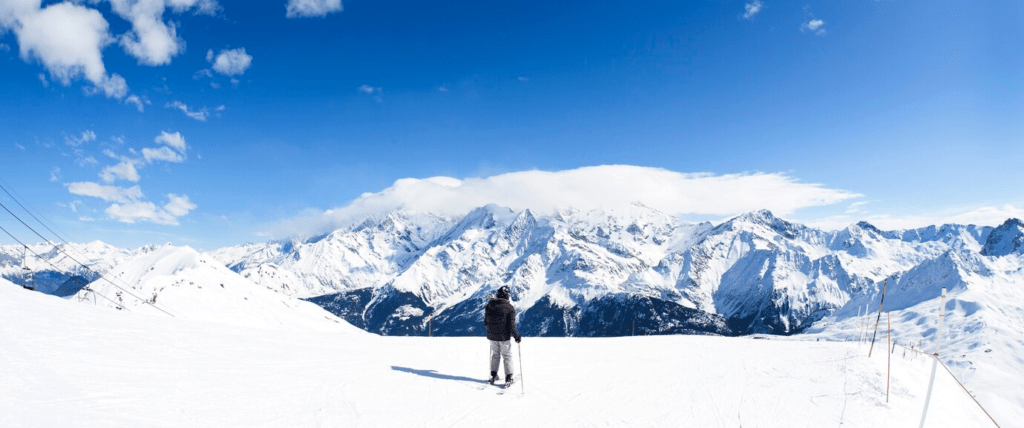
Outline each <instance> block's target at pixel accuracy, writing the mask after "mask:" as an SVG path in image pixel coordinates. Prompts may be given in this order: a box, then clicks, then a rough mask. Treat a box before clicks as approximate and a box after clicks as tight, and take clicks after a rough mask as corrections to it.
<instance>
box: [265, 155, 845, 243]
mask: <svg viewBox="0 0 1024 428" xmlns="http://www.w3.org/2000/svg"><path fill="white" fill-rule="evenodd" d="M857 197H860V195H858V194H855V193H851V192H847V191H844V190H836V189H829V188H826V187H824V186H822V185H820V184H809V183H802V182H800V181H798V180H797V179H795V178H792V177H790V176H788V175H785V174H778V173H776V174H767V173H755V174H726V175H713V174H704V173H696V174H686V173H679V172H674V171H668V170H664V169H658V168H645V167H637V166H624V165H606V166H595V167H585V168H579V169H573V170H566V171H556V172H548V171H523V172H514V173H508V174H501V175H496V176H492V177H486V178H468V179H462V180H460V179H456V178H451V177H432V178H426V179H414V178H406V179H401V180H398V181H396V182H395V183H394V184H393V185H392V186H391V187H389V188H387V189H384V190H382V191H380V192H376V193H366V194H363V195H362V196H360V197H358V198H356V199H355V200H354V201H352V202H351V203H350V204H348V205H347V206H344V207H340V208H335V209H331V210H328V211H326V212H319V213H305V214H303V215H301V216H299V217H298V218H295V219H290V220H285V221H283V222H281V223H279V224H277V225H272V226H271V228H270V229H271V230H272V231H271V232H270V234H271V235H275V236H286V235H291V234H298V235H308V234H315V233H320V232H323V231H326V230H330V229H331V228H335V227H339V226H341V225H346V224H351V222H354V221H359V220H361V219H362V218H365V217H366V216H368V215H375V214H381V213H385V212H388V211H391V210H394V209H397V208H399V207H402V208H404V209H408V210H411V211H415V212H429V213H435V214H442V215H461V214H465V213H466V212H468V211H469V210H471V209H473V208H476V207H480V206H484V205H487V204H491V203H494V204H497V205H501V206H505V207H509V208H511V209H513V210H523V209H531V210H533V211H535V212H539V213H543V214H551V213H554V212H557V211H558V210H561V209H564V208H575V209H580V210H592V209H612V210H617V209H628V208H629V207H630V206H631V205H632V204H633V203H637V202H639V203H642V204H644V205H646V206H649V207H652V208H655V209H657V210H660V211H662V212H665V213H669V214H672V215H700V216H707V215H714V216H729V215H736V214H740V213H744V212H749V211H754V210H758V209H770V210H772V211H773V212H774V213H775V214H777V215H780V216H786V215H790V214H792V213H793V212H795V211H797V210H799V209H801V208H806V207H814V206H823V205H831V204H834V203H838V202H841V201H845V200H849V199H853V198H857Z"/></svg>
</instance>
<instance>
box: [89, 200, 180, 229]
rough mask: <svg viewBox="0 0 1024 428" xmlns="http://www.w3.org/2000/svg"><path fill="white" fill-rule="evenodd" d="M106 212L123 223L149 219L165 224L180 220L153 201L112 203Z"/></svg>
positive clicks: (173, 223)
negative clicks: (159, 207)
mask: <svg viewBox="0 0 1024 428" xmlns="http://www.w3.org/2000/svg"><path fill="white" fill-rule="evenodd" d="M104 212H105V213H106V214H107V216H109V217H110V218H112V219H114V220H117V221H119V222H121V223H128V224H134V223H135V222H137V221H148V222H152V223H156V224H165V225H176V224H178V220H177V219H175V218H174V216H172V215H170V214H169V213H167V212H165V211H163V210H160V209H158V208H157V207H156V205H154V204H153V203H152V202H133V203H128V204H123V205H122V204H111V205H110V206H109V207H107V209H106V210H104Z"/></svg>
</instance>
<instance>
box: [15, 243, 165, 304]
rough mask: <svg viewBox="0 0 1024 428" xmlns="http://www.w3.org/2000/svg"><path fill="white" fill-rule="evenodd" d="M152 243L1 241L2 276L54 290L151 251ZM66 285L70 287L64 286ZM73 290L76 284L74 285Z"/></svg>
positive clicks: (21, 283) (51, 291) (45, 291)
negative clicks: (130, 246) (137, 245)
mask: <svg viewBox="0 0 1024 428" xmlns="http://www.w3.org/2000/svg"><path fill="white" fill-rule="evenodd" d="M154 248H156V247H153V246H146V247H141V248H136V249H127V250H126V249H121V248H117V247H114V246H112V245H109V244H106V243H103V242H100V241H93V242H90V243H87V244H76V243H70V244H64V243H58V244H52V245H51V244H35V245H32V246H30V247H29V249H30V251H26V250H25V248H24V247H22V246H21V245H0V278H4V279H6V280H8V281H11V282H13V283H16V284H18V285H22V286H30V287H32V288H34V289H36V290H38V291H41V292H44V293H47V294H54V293H57V292H58V290H61V288H62V285H65V284H67V285H75V284H77V285H84V284H86V283H89V282H91V281H94V280H96V279H97V278H99V277H100V276H101V275H103V274H106V273H107V272H108V271H109V270H110V269H111V268H112V267H113V266H114V265H118V264H120V263H123V262H125V261H127V260H129V259H131V258H133V257H135V256H138V255H140V254H145V253H147V252H150V251H152V250H153V249H154ZM64 288H65V289H67V288H69V287H64ZM71 290H72V291H71V292H72V293H73V292H74V291H77V288H71Z"/></svg>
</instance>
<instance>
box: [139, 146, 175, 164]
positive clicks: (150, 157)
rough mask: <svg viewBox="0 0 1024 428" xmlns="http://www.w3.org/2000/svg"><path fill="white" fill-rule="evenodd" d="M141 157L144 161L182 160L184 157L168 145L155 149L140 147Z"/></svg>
mask: <svg viewBox="0 0 1024 428" xmlns="http://www.w3.org/2000/svg"><path fill="white" fill-rule="evenodd" d="M142 157H143V158H145V159H146V162H149V163H153V162H155V161H165V162H175V163H178V162H183V161H184V160H185V157H184V156H182V155H181V153H178V152H176V151H174V150H171V149H170V148H169V147H167V146H164V147H160V148H157V149H153V148H149V147H146V148H144V149H142Z"/></svg>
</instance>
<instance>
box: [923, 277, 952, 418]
mask: <svg viewBox="0 0 1024 428" xmlns="http://www.w3.org/2000/svg"><path fill="white" fill-rule="evenodd" d="M939 301H940V302H941V303H940V304H939V329H938V330H936V331H935V353H934V354H932V358H933V360H932V376H931V378H930V379H929V380H928V393H927V394H925V396H924V410H922V411H921V425H920V426H919V427H920V428H924V420H925V417H927V416H928V403H929V402H931V400H932V388H933V387H934V386H935V369H936V368H938V367H937V366H938V365H939V351H941V350H942V320H943V319H944V318H946V287H942V297H941V298H940V299H939Z"/></svg>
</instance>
